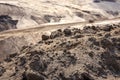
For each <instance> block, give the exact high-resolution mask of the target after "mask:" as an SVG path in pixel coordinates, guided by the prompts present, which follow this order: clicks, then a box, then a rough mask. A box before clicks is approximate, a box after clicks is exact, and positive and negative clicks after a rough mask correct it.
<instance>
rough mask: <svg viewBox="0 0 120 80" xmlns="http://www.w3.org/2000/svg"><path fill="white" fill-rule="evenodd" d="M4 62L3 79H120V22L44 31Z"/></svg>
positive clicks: (0, 75) (0, 68)
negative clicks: (34, 40) (31, 42)
mask: <svg viewBox="0 0 120 80" xmlns="http://www.w3.org/2000/svg"><path fill="white" fill-rule="evenodd" d="M40 37H41V38H42V40H40V41H39V42H38V43H37V44H35V45H29V46H28V45H26V46H23V47H22V49H21V51H20V52H16V53H10V54H9V55H7V56H6V58H4V60H3V61H1V63H0V80H119V79H120V24H112V25H104V26H85V27H84V29H83V30H80V29H78V28H73V29H69V28H67V29H64V30H61V29H59V30H56V31H53V32H52V33H51V35H47V34H43V35H42V36H40Z"/></svg>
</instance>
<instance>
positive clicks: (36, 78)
mask: <svg viewBox="0 0 120 80" xmlns="http://www.w3.org/2000/svg"><path fill="white" fill-rule="evenodd" d="M22 80H45V79H44V77H43V76H42V75H37V74H34V73H26V74H23V79H22Z"/></svg>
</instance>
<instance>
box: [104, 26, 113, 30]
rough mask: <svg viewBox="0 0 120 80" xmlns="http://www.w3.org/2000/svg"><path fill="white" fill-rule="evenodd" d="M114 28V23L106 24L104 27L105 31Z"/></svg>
mask: <svg viewBox="0 0 120 80" xmlns="http://www.w3.org/2000/svg"><path fill="white" fill-rule="evenodd" d="M112 29H113V26H112V25H106V26H104V27H102V30H103V31H111V30H112Z"/></svg>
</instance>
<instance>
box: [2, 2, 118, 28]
mask: <svg viewBox="0 0 120 80" xmlns="http://www.w3.org/2000/svg"><path fill="white" fill-rule="evenodd" d="M0 10H1V12H0V15H3V14H4V15H8V16H10V17H12V18H13V19H15V20H18V23H17V28H29V27H34V26H38V25H39V24H44V23H55V22H59V23H63V22H64V23H65V22H77V21H81V22H82V21H88V20H91V19H92V20H100V19H101V20H102V19H110V18H115V17H119V16H120V15H119V13H120V2H119V0H118V1H116V2H114V1H113V2H112V1H103V0H102V1H100V2H95V1H94V0H69V1H66V0H59V1H58V0H34V1H33V0H11V1H10V0H7V1H3V0H2V1H0Z"/></svg>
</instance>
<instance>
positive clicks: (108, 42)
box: [101, 38, 112, 48]
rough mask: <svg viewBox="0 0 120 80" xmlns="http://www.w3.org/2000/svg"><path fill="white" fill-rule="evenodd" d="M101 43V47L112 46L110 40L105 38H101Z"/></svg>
mask: <svg viewBox="0 0 120 80" xmlns="http://www.w3.org/2000/svg"><path fill="white" fill-rule="evenodd" d="M101 45H102V47H103V48H110V47H112V42H111V41H110V40H108V39H106V38H103V39H102V40H101Z"/></svg>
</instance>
